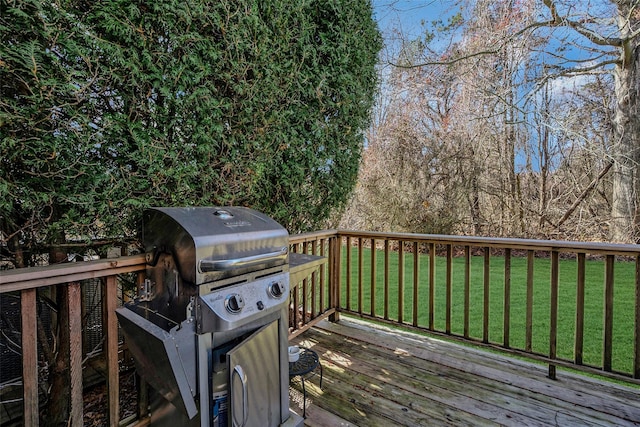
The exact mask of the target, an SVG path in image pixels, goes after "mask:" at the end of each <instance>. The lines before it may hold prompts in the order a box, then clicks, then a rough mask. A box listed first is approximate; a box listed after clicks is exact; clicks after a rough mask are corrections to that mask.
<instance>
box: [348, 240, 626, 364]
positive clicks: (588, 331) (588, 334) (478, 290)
mask: <svg viewBox="0 0 640 427" xmlns="http://www.w3.org/2000/svg"><path fill="white" fill-rule="evenodd" d="M342 254H343V255H342V256H343V260H342V266H343V267H342V288H341V300H340V304H341V306H342V307H343V308H344V307H346V295H347V293H346V283H347V282H346V271H347V269H346V247H343V251H342ZM362 260H363V261H362V271H359V269H358V248H357V247H352V248H351V290H350V301H349V306H350V309H351V310H353V311H358V309H359V307H358V283H359V278H360V277H361V281H362V283H363V286H362V312H363V313H367V314H371V284H370V283H371V250H370V249H369V248H363V253H362ZM413 262H414V259H413V254H412V253H407V252H405V254H404V280H403V282H404V286H403V295H404V304H403V321H404V322H406V323H411V322H412V319H413ZM418 262H419V281H418V302H419V303H418V326H420V327H424V328H427V327H428V325H429V320H428V319H429V313H428V311H429V256H428V255H424V254H421V255H420V256H419V261H418ZM398 264H399V263H398V253H397V252H390V255H389V279H388V280H389V302H388V310H389V319H393V320H397V319H398V292H399V286H398ZM483 266H484V258H483V257H481V256H474V257H471V267H470V273H471V274H470V277H471V280H470V312H469V317H470V322H469V335H470V336H471V337H473V338H478V339H482V336H483V328H482V325H483V298H484V285H483V278H484V272H483ZM559 272H560V273H559V274H560V277H559V294H558V339H557V355H558V357H559V358H563V359H567V360H573V358H574V340H575V329H576V287H577V285H576V281H577V280H576V275H577V261H575V260H560V266H559ZM585 273H586V279H585V296H584V300H585V316H584V317H585V318H584V348H583V363H584V364H587V365H596V366H601V364H602V348H603V328H604V261H598V260H588V261H587V262H586V272H585ZM550 276H551V262H550V260H549V259H547V258H536V259H535V263H534V286H533V335H532V350H533V351H534V352H536V353H540V354H548V351H549V321H550ZM634 279H635V264H634V263H632V262H623V261H618V262H616V263H615V272H614V309H613V360H612V368H613V370H615V371H621V372H626V373H631V372H632V369H633V351H634V348H633V338H634V327H635V326H634V311H633V310H634V300H635V289H634ZM526 280H527V259H526V257H515V256H512V258H511V288H510V293H509V297H510V307H511V309H510V316H509V324H510V334H509V345H510V347H511V348H517V349H524V347H525V322H526ZM490 283H491V284H490V291H489V306H490V308H489V341H491V342H494V343H499V344H501V343H502V342H503V331H504V328H503V317H504V311H503V310H504V299H505V295H504V257H500V256H492V257H491V264H490ZM451 301H452V302H451V332H452V333H453V334H457V335H463V327H464V257H454V258H453V260H452V291H451ZM375 315H376V316H378V317H382V316H383V315H384V251H382V250H378V251H377V252H376V275H375ZM445 322H446V258H444V257H436V265H435V297H434V329H435V330H437V331H442V332H444V331H445V325H446V323H445Z"/></svg>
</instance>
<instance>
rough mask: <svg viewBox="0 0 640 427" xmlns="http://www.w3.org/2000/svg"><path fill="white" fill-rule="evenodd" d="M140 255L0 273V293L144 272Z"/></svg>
mask: <svg viewBox="0 0 640 427" xmlns="http://www.w3.org/2000/svg"><path fill="white" fill-rule="evenodd" d="M145 263H146V259H145V255H144V254H140V255H132V256H126V257H120V258H107V259H99V260H95V261H83V262H69V263H63V264H55V265H47V266H43V267H29V268H17V269H14V270H5V271H2V273H0V293H5V292H12V291H19V290H25V289H32V288H38V287H41V286H49V285H54V284H57V283H67V282H72V281H78V280H85V279H92V278H97V277H104V276H110V275H113V274H121V273H128V272H132V271H140V270H144V268H145V266H146V264H145Z"/></svg>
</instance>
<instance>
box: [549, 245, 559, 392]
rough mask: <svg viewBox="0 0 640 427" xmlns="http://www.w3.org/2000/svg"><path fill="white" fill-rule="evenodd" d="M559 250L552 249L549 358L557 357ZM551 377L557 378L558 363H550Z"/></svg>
mask: <svg viewBox="0 0 640 427" xmlns="http://www.w3.org/2000/svg"><path fill="white" fill-rule="evenodd" d="M558 270H559V265H558V251H555V250H554V251H551V302H550V305H551V307H550V314H549V316H550V319H549V359H552V360H553V359H555V358H556V350H557V339H558V277H559V271H558ZM549 378H551V379H552V380H555V379H556V365H554V364H551V363H550V364H549Z"/></svg>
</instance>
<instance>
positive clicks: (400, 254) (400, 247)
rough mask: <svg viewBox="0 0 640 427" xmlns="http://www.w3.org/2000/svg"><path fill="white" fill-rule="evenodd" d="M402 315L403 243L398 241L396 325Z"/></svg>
mask: <svg viewBox="0 0 640 427" xmlns="http://www.w3.org/2000/svg"><path fill="white" fill-rule="evenodd" d="M403 315H404V242H403V241H402V240H399V241H398V323H402V321H403Z"/></svg>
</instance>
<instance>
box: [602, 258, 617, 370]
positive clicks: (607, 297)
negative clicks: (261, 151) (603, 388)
mask: <svg viewBox="0 0 640 427" xmlns="http://www.w3.org/2000/svg"><path fill="white" fill-rule="evenodd" d="M614 261H615V258H614V255H607V257H606V260H605V272H604V276H605V277H604V336H603V341H604V342H603V351H602V353H603V354H602V368H603V369H604V370H605V371H607V372H610V371H611V360H612V353H613V348H612V345H613V268H614V267H613V265H614Z"/></svg>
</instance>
